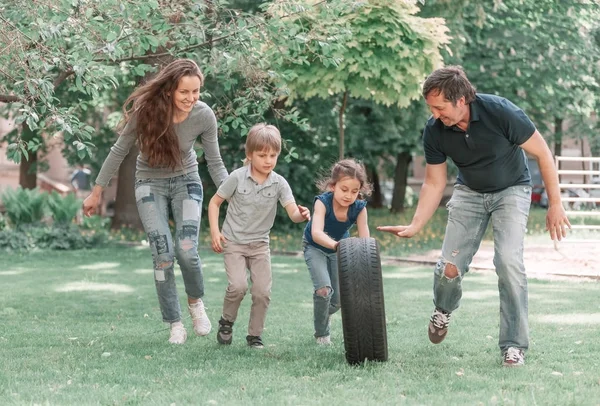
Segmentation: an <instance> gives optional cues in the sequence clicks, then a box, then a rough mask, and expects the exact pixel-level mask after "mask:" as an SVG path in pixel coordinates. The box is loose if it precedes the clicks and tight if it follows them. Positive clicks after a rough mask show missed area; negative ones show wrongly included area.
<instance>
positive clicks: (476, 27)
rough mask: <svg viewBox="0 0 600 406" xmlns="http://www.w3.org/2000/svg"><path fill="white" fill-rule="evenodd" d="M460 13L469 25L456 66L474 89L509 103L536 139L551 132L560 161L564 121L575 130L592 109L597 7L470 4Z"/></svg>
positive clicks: (543, 1) (599, 52)
mask: <svg viewBox="0 0 600 406" xmlns="http://www.w3.org/2000/svg"><path fill="white" fill-rule="evenodd" d="M465 14H466V15H467V16H468V17H467V19H466V20H467V21H472V23H471V24H469V25H467V26H465V31H466V33H467V44H466V52H465V55H464V58H465V59H464V61H465V63H464V65H465V68H466V69H467V72H468V74H469V76H470V78H471V79H472V80H473V82H474V83H475V84H476V85H477V86H478V90H479V91H482V92H487V93H496V94H500V95H502V96H504V97H507V98H509V99H511V100H512V101H513V102H515V103H516V104H518V105H519V106H520V107H521V108H523V109H524V110H525V111H526V112H527V113H528V114H529V115H530V116H531V117H532V119H533V120H534V121H535V123H536V125H538V126H539V127H540V128H541V129H542V132H544V131H543V130H544V129H551V128H552V127H553V136H552V139H553V141H554V153H555V154H556V155H560V154H561V144H562V137H563V134H564V132H565V128H564V122H565V120H566V119H569V120H571V122H572V123H580V124H583V123H584V122H585V121H586V120H587V118H589V116H590V114H591V113H592V111H594V108H595V105H596V103H597V102H598V94H599V92H600V83H599V81H598V78H599V77H598V74H597V72H598V66H599V65H598V64H599V63H600V47H598V44H597V43H596V42H595V41H594V32H596V30H597V29H598V26H599V24H600V3H599V2H598V1H593V2H590V1H570V2H565V1H560V0H526V1H523V0H503V1H495V2H493V3H492V2H484V3H480V4H472V5H470V6H469V7H467V8H466V9H465ZM578 130H579V131H578ZM580 130H581V127H579V128H577V127H576V126H572V127H571V131H572V134H577V132H582V131H580Z"/></svg>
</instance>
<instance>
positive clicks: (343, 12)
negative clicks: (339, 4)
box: [272, 0, 448, 107]
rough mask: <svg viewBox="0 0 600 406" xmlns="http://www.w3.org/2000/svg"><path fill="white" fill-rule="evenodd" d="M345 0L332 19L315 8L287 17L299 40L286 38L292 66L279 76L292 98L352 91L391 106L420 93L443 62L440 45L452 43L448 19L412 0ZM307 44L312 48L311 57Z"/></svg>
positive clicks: (291, 30) (290, 28) (274, 49)
mask: <svg viewBox="0 0 600 406" xmlns="http://www.w3.org/2000/svg"><path fill="white" fill-rule="evenodd" d="M343 3H344V4H346V5H347V6H346V7H345V8H342V9H340V10H339V12H340V15H339V16H338V18H336V19H332V20H329V21H327V22H321V21H318V20H317V18H318V17H319V16H318V15H314V14H313V15H311V14H310V13H306V14H303V15H301V16H299V17H297V18H290V19H287V20H285V21H286V25H287V30H288V31H290V32H293V33H295V37H294V38H293V41H294V42H295V44H294V43H290V42H288V43H287V44H286V45H287V51H286V52H288V53H289V56H288V58H289V62H290V64H289V65H288V69H289V71H287V72H286V73H285V74H282V75H281V76H280V77H279V79H281V81H282V82H283V83H285V85H286V86H288V88H289V91H290V98H289V102H291V101H292V100H293V98H294V97H297V96H298V97H303V98H311V97H313V96H318V97H321V98H328V97H330V96H331V95H333V94H339V93H344V92H345V91H348V92H349V93H350V95H351V96H352V97H355V98H361V99H368V100H374V101H375V102H376V103H382V104H384V105H386V106H390V105H392V104H395V105H397V106H398V107H406V106H408V105H409V104H410V102H411V101H412V100H415V99H417V98H419V97H420V83H421V82H422V80H423V79H424V78H425V76H426V75H427V74H428V73H429V72H430V71H431V70H433V69H434V68H436V67H439V66H440V65H441V63H442V59H441V55H440V48H441V47H442V46H443V45H444V44H446V43H448V37H447V36H446V27H445V25H444V23H443V21H442V20H440V19H436V18H429V19H424V18H421V17H417V16H416V15H415V14H416V13H417V12H418V10H419V9H418V7H417V6H416V5H415V3H416V2H413V1H401V2H398V1H384V0H372V1H368V2H363V3H360V4H359V3H349V2H343ZM340 37H341V38H340ZM284 39H286V40H287V38H284ZM281 48H282V47H281V46H279V47H277V48H273V49H272V52H273V53H280V52H281ZM306 48H308V49H309V50H311V51H312V52H313V54H312V55H310V54H309V56H308V57H307V58H305V57H304V56H305V55H306ZM273 57H274V58H275V56H273ZM284 66H285V65H284Z"/></svg>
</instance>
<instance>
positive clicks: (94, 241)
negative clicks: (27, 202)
mask: <svg viewBox="0 0 600 406" xmlns="http://www.w3.org/2000/svg"><path fill="white" fill-rule="evenodd" d="M107 240H108V232H107V231H90V232H86V233H82V232H81V230H80V229H79V228H77V226H75V225H71V224H67V225H64V224H63V225H55V226H43V225H23V226H21V227H19V228H16V229H12V230H2V231H0V250H8V251H29V250H33V249H50V250H77V249H82V248H93V247H96V246H98V245H102V244H104V243H106V241H107Z"/></svg>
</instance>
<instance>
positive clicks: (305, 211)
mask: <svg viewBox="0 0 600 406" xmlns="http://www.w3.org/2000/svg"><path fill="white" fill-rule="evenodd" d="M298 211H299V212H300V215H301V216H302V218H303V219H304V220H306V221H310V210H308V208H306V207H304V206H300V205H298Z"/></svg>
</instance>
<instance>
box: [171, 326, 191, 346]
mask: <svg viewBox="0 0 600 406" xmlns="http://www.w3.org/2000/svg"><path fill="white" fill-rule="evenodd" d="M186 339H187V331H185V327H183V324H181V323H173V324H171V336H170V337H169V342H170V343H171V344H183V343H185V340H186Z"/></svg>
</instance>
